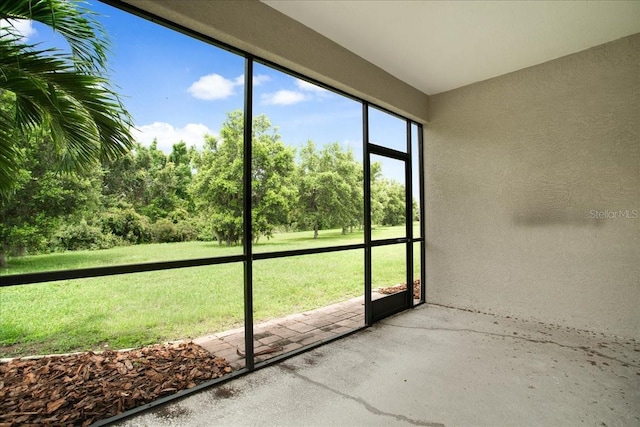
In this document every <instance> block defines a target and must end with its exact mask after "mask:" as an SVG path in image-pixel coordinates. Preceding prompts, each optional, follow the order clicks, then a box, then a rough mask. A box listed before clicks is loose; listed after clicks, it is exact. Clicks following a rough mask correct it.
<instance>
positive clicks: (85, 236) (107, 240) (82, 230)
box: [49, 219, 121, 251]
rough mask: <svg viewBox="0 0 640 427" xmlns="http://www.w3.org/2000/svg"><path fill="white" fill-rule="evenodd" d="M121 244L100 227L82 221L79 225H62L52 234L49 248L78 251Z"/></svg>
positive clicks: (119, 240)
mask: <svg viewBox="0 0 640 427" xmlns="http://www.w3.org/2000/svg"><path fill="white" fill-rule="evenodd" d="M119 243H121V239H118V238H117V237H116V236H114V235H113V234H111V233H109V234H104V233H103V232H102V229H101V228H100V227H96V226H93V225H89V224H88V223H87V221H85V220H84V219H83V220H81V221H80V223H79V224H64V225H62V226H61V227H60V228H59V229H58V231H57V232H56V233H55V234H54V236H53V238H52V239H51V241H50V243H49V246H50V247H51V249H53V250H68V251H78V250H83V249H108V248H111V247H114V246H117V245H118V244H119Z"/></svg>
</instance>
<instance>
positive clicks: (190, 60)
mask: <svg viewBox="0 0 640 427" xmlns="http://www.w3.org/2000/svg"><path fill="white" fill-rule="evenodd" d="M88 7H89V8H90V9H92V10H95V11H96V12H97V13H98V14H100V15H102V16H101V17H100V21H101V22H102V23H103V25H104V26H105V29H106V31H107V34H109V36H110V39H111V51H112V52H111V55H110V56H109V64H108V65H109V69H110V70H111V75H110V78H111V80H112V82H113V83H114V85H115V86H116V88H117V90H118V92H119V93H120V94H121V95H122V97H123V102H124V103H125V105H126V107H127V109H128V110H129V112H130V113H131V114H132V116H133V118H134V123H135V126H136V128H137V130H136V131H135V132H134V135H135V136H136V138H137V139H138V141H140V142H141V143H143V144H145V145H148V144H149V143H150V142H151V141H152V140H153V139H154V138H157V140H158V142H159V147H160V148H161V149H162V150H163V151H165V152H167V153H168V152H170V150H171V146H172V144H175V143H177V142H179V141H181V140H182V141H185V142H186V143H187V145H189V146H191V145H195V146H197V147H199V146H201V144H202V141H203V135H204V134H205V133H208V134H212V135H218V134H219V130H220V127H221V125H222V123H223V122H224V120H225V117H226V113H227V112H229V111H232V110H235V109H242V108H243V102H244V84H243V81H244V58H243V57H241V56H238V55H235V54H233V53H230V52H227V51H225V50H223V49H220V48H217V47H215V46H212V45H209V44H207V43H204V42H202V41H199V40H196V39H193V38H191V37H188V36H186V35H183V34H181V33H178V32H175V31H172V30H169V29H167V28H164V27H162V26H160V25H157V24H154V23H152V22H149V21H147V20H144V19H141V18H139V17H137V16H134V15H131V14H129V13H126V12H123V11H120V10H118V9H116V8H113V7H111V6H108V5H105V4H102V3H99V2H96V1H91V2H90V3H88ZM20 30H21V31H22V33H23V34H24V36H25V37H26V38H27V40H28V41H29V42H31V43H43V44H45V45H49V44H51V45H54V46H56V45H57V46H60V43H61V41H60V39H59V38H58V37H57V36H55V35H53V34H52V32H51V31H49V30H48V29H46V28H44V27H41V26H39V25H38V24H35V25H31V24H29V23H25V22H23V23H20ZM253 83H254V105H253V114H254V115H258V114H266V115H267V116H268V117H269V119H270V120H271V123H272V125H274V126H276V127H277V128H278V131H279V133H280V134H281V136H282V140H283V142H284V143H285V144H287V145H291V146H294V147H297V146H300V145H301V144H304V143H306V141H307V140H313V141H314V142H315V143H316V144H317V145H319V146H322V145H324V144H326V143H331V142H338V143H340V144H341V145H342V146H343V147H349V148H351V149H352V150H353V151H354V154H355V156H356V158H357V159H358V160H362V129H361V126H362V111H361V104H360V103H358V102H355V101H353V100H351V99H349V98H346V97H343V96H341V95H337V94H335V93H333V92H330V91H327V90H324V89H322V88H320V87H318V86H316V85H313V84H310V83H308V82H306V81H303V80H299V79H297V78H295V77H293V76H291V75H287V74H285V73H282V72H279V71H276V70H274V69H272V68H270V67H267V66H265V65H262V64H255V66H254V78H253ZM370 123H371V129H370V135H371V140H372V142H375V143H379V144H382V145H386V146H390V147H393V148H401V147H402V146H403V144H405V141H406V139H405V138H406V137H405V124H404V122H403V121H401V120H399V119H397V118H395V117H392V116H390V115H388V114H385V113H382V112H377V111H374V112H372V113H370ZM385 166H386V165H383V170H384V172H385V175H388V176H390V177H394V178H396V179H398V180H400V177H401V174H402V173H401V171H400V170H397V168H396V167H393V166H391V164H390V165H389V167H388V168H387V167H385Z"/></svg>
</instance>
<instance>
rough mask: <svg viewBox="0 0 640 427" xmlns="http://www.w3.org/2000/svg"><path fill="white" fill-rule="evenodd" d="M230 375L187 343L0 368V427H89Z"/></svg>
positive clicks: (31, 361) (48, 358)
mask: <svg viewBox="0 0 640 427" xmlns="http://www.w3.org/2000/svg"><path fill="white" fill-rule="evenodd" d="M231 371H232V368H231V367H230V366H229V364H228V363H227V361H226V360H225V359H222V358H219V357H216V356H214V355H212V354H211V353H209V352H208V351H206V350H205V349H204V348H202V347H200V346H197V345H195V344H193V343H191V342H189V343H180V344H166V345H154V346H149V347H144V348H140V349H135V350H129V351H112V350H107V351H105V352H103V353H93V352H88V353H81V354H74V355H69V356H46V357H42V358H38V359H14V360H11V361H9V362H7V363H0V427H14V426H23V425H55V426H88V425H90V424H92V423H95V422H97V421H99V420H101V419H105V418H109V417H112V416H114V415H117V414H119V413H122V412H124V411H126V410H129V409H132V408H135V407H137V406H140V405H143V404H145V403H148V402H151V401H153V400H156V399H158V398H160V397H164V396H166V395H169V394H173V393H176V392H177V391H179V390H183V389H188V388H193V387H195V386H196V385H198V384H200V383H203V382H205V381H208V380H211V379H214V378H219V377H221V376H223V375H225V374H228V373H230V372H231Z"/></svg>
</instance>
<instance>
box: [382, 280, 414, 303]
mask: <svg viewBox="0 0 640 427" xmlns="http://www.w3.org/2000/svg"><path fill="white" fill-rule="evenodd" d="M406 290H407V284H406V283H401V284H399V285H395V286H389V287H388V288H379V289H378V292H380V293H381V294H387V295H389V294H397V293H398V292H402V291H406ZM413 298H415V299H420V279H416V280H414V281H413Z"/></svg>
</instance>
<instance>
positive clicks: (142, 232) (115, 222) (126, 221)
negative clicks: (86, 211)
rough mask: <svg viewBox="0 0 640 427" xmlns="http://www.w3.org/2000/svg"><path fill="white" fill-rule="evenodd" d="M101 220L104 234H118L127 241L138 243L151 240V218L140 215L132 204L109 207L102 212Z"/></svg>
mask: <svg viewBox="0 0 640 427" xmlns="http://www.w3.org/2000/svg"><path fill="white" fill-rule="evenodd" d="M101 222H102V232H103V233H104V234H113V235H114V236H118V237H120V238H122V239H123V241H124V242H125V243H131V244H138V243H147V242H150V241H151V227H150V225H149V218H147V217H146V216H144V215H140V214H139V213H138V212H136V211H135V209H133V207H131V206H130V205H129V206H126V205H121V206H118V207H112V208H109V209H108V210H107V211H106V212H105V213H103V214H102V218H101Z"/></svg>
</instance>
